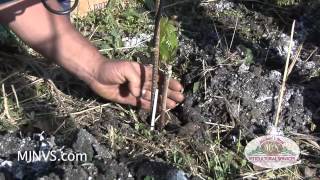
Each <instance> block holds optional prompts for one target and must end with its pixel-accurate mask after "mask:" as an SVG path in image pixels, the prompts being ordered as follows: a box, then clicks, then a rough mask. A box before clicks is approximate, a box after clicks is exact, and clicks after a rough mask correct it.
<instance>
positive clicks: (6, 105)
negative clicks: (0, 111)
mask: <svg viewBox="0 0 320 180" xmlns="http://www.w3.org/2000/svg"><path fill="white" fill-rule="evenodd" d="M2 96H3V107H4V114H5V115H6V117H7V118H8V120H9V122H10V123H11V124H12V125H15V124H16V123H15V121H14V120H13V118H12V117H11V116H10V113H9V106H8V98H7V94H6V90H5V88H4V84H2Z"/></svg>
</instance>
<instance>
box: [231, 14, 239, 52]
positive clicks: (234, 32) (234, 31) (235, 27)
mask: <svg viewBox="0 0 320 180" xmlns="http://www.w3.org/2000/svg"><path fill="white" fill-rule="evenodd" d="M238 21H239V16H237V20H236V25H235V26H234V30H233V34H232V39H231V42H230V47H229V53H230V50H231V48H232V44H233V40H234V36H235V34H236V31H237V27H238Z"/></svg>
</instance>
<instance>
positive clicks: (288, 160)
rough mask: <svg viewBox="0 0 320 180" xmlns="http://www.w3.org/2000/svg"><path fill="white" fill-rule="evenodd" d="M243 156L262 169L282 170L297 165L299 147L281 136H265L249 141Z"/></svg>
mask: <svg viewBox="0 0 320 180" xmlns="http://www.w3.org/2000/svg"><path fill="white" fill-rule="evenodd" d="M244 154H245V156H246V158H247V159H248V161H250V162H251V163H252V164H254V165H256V166H259V167H262V168H283V167H287V166H291V165H293V164H295V163H297V161H298V159H299V155H300V149H299V146H298V145H297V144H296V143H295V142H294V141H293V140H291V139H289V138H287V137H283V136H275V135H266V136H261V137H258V138H256V139H254V140H252V141H250V142H249V143H248V144H247V146H246V148H245V150H244Z"/></svg>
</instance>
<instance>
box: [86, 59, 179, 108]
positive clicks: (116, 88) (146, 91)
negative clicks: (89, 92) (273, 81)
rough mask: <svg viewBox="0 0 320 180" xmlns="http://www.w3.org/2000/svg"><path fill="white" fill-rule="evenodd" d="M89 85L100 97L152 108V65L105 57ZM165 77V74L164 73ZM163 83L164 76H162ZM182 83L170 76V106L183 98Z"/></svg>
mask: <svg viewBox="0 0 320 180" xmlns="http://www.w3.org/2000/svg"><path fill="white" fill-rule="evenodd" d="M94 76H95V77H94V80H93V81H92V82H89V85H90V87H91V88H92V89H93V90H94V91H95V92H96V93H97V94H98V95H100V96H101V97H103V98H105V99H108V100H111V101H114V102H117V103H121V104H129V105H133V106H139V107H141V108H143V109H146V110H150V105H151V88H152V67H151V66H144V65H141V64H139V63H136V62H129V61H105V62H103V63H102V65H101V66H100V67H99V68H98V69H97V71H96V72H95V75H94ZM162 77H163V76H162ZM160 83H163V78H161V77H160ZM182 89H183V87H182V85H181V84H180V83H179V82H178V81H177V80H174V79H171V80H170V84H169V91H168V100H167V108H169V109H170V108H174V107H175V106H176V105H177V103H180V102H182V101H183V100H184V96H183V94H182Z"/></svg>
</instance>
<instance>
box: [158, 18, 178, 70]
mask: <svg viewBox="0 0 320 180" xmlns="http://www.w3.org/2000/svg"><path fill="white" fill-rule="evenodd" d="M178 46H179V41H178V30H177V28H176V27H175V26H174V24H173V22H172V21H170V20H169V19H168V18H161V20H160V45H159V49H160V60H162V61H163V62H164V63H166V64H171V63H173V60H174V56H175V55H176V52H177V49H178Z"/></svg>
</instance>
